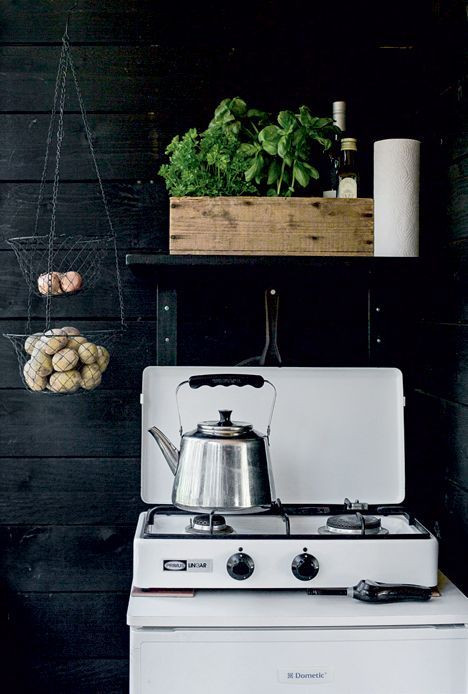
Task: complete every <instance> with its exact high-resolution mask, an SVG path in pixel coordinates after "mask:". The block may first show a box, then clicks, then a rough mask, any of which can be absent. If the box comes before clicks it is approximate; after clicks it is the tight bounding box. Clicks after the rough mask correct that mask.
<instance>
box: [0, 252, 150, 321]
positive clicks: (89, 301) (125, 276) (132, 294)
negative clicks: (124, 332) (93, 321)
mask: <svg viewBox="0 0 468 694" xmlns="http://www.w3.org/2000/svg"><path fill="white" fill-rule="evenodd" d="M119 263H120V268H121V275H122V283H123V296H124V302H125V313H126V315H127V316H128V317H129V318H142V317H146V318H150V319H153V320H154V318H155V316H156V304H155V297H154V292H149V291H148V285H145V283H144V282H142V281H141V280H139V279H138V278H137V277H135V275H134V274H133V273H132V272H130V270H127V269H126V268H125V267H123V266H122V258H121V257H120V258H119ZM0 264H1V267H2V272H1V274H0V296H2V297H4V298H3V301H2V303H1V304H0V319H9V318H18V317H19V318H21V317H23V316H24V317H25V318H26V313H27V305H28V287H27V285H26V282H25V280H24V278H23V275H22V274H21V271H20V268H19V265H18V262H17V260H16V257H15V255H14V253H13V251H0ZM31 315H32V316H33V317H34V318H36V319H37V320H38V322H39V327H38V328H37V329H38V330H40V329H41V328H42V325H43V321H44V316H45V300H44V299H43V298H41V297H39V296H36V295H34V296H33V302H32V313H31ZM119 315H120V314H119V303H118V295H117V288H116V280H115V262H114V259H113V257H111V256H110V255H109V256H107V257H105V258H104V263H103V265H102V275H101V280H100V281H99V284H98V285H96V286H95V287H94V288H93V289H92V290H91V291H88V292H85V293H83V294H77V295H76V296H73V297H59V298H57V299H56V300H53V301H52V316H53V320H54V321H55V320H56V321H58V322H60V320H61V319H67V321H69V320H73V319H80V318H81V319H82V320H83V319H85V320H86V319H87V318H88V317H91V318H93V317H98V318H99V319H100V320H101V321H102V320H103V319H108V320H111V319H113V318H117V319H118V318H119ZM104 327H105V328H111V327H112V326H111V325H105V326H104ZM23 331H24V329H23V328H21V329H20V331H19V332H23Z"/></svg>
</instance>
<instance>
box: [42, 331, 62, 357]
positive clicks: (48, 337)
mask: <svg viewBox="0 0 468 694" xmlns="http://www.w3.org/2000/svg"><path fill="white" fill-rule="evenodd" d="M67 342H68V337H67V336H66V335H65V333H64V332H63V330H60V328H53V329H52V330H48V331H47V332H46V333H44V335H43V336H42V337H41V345H40V348H41V350H42V351H43V352H45V353H46V354H55V352H58V351H59V349H63V348H64V347H66V346H67ZM42 345H43V346H42ZM37 347H39V345H37Z"/></svg>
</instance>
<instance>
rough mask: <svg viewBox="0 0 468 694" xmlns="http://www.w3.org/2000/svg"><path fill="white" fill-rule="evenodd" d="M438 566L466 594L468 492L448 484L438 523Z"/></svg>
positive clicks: (467, 583)
mask: <svg viewBox="0 0 468 694" xmlns="http://www.w3.org/2000/svg"><path fill="white" fill-rule="evenodd" d="M440 532H441V539H442V542H441V554H440V566H441V568H442V570H443V571H445V572H446V573H447V575H448V576H449V577H450V578H451V579H452V580H453V581H455V582H456V583H457V585H458V586H459V587H460V588H461V589H462V590H463V591H465V593H467V594H468V563H467V562H466V561H465V560H464V558H466V548H467V546H468V491H467V490H463V489H461V488H460V487H457V486H456V485H454V484H450V483H449V484H448V485H447V486H446V489H445V495H444V513H443V516H442V518H441V522H440Z"/></svg>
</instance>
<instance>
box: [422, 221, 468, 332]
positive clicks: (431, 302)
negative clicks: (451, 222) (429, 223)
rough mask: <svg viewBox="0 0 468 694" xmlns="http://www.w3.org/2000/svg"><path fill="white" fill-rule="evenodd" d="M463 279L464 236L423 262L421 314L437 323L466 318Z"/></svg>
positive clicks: (467, 273)
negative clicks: (425, 267) (423, 291)
mask: <svg viewBox="0 0 468 694" xmlns="http://www.w3.org/2000/svg"><path fill="white" fill-rule="evenodd" d="M436 232H438V227H437V228H436ZM467 278H468V239H461V240H460V241H453V242H452V243H450V244H449V246H448V247H446V248H445V249H443V250H442V251H439V254H438V255H437V256H436V257H433V258H432V259H431V260H430V262H429V263H428V265H427V273H426V275H425V277H424V279H423V281H424V287H425V296H424V307H423V315H424V317H425V318H427V319H428V320H431V321H433V322H441V323H456V322H459V321H468V302H467V300H466V298H467V291H468V281H467Z"/></svg>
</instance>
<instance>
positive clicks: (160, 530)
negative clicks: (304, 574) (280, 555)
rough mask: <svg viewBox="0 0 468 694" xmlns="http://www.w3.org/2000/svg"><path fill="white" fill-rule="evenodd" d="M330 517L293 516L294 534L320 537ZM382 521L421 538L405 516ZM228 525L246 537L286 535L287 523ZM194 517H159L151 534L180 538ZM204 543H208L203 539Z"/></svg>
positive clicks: (238, 521) (229, 519)
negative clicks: (319, 533) (320, 530)
mask: <svg viewBox="0 0 468 694" xmlns="http://www.w3.org/2000/svg"><path fill="white" fill-rule="evenodd" d="M328 517H329V516H293V515H291V516H289V521H290V524H291V534H292V535H300V534H317V533H318V530H319V528H320V527H322V526H324V525H326V523H327V518H328ZM377 517H378V518H380V519H381V524H382V528H386V529H387V530H388V532H389V533H390V534H392V535H401V534H403V533H404V534H405V535H408V534H409V535H418V534H419V533H420V531H419V530H418V528H417V527H416V526H414V525H409V524H408V521H407V520H406V518H405V517H404V516H377ZM224 518H225V519H226V523H227V524H228V525H230V526H231V527H232V528H233V530H234V531H235V532H236V533H237V534H246V535H258V534H267V533H268V534H269V535H284V534H285V524H284V521H283V520H282V518H281V517H280V516H262V515H261V514H256V515H251V516H239V515H237V516H229V515H227V514H225V515H224ZM189 520H190V516H185V515H183V516H182V515H165V514H158V515H157V516H156V517H155V523H154V524H153V525H152V526H150V528H149V531H150V532H151V534H154V535H167V534H172V535H179V534H185V533H186V528H187V526H188V524H189ZM202 541H203V542H204V540H202Z"/></svg>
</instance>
